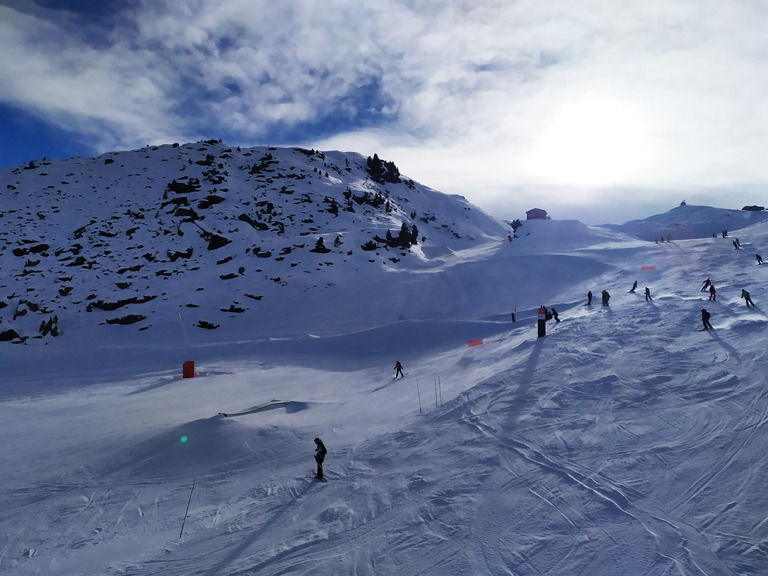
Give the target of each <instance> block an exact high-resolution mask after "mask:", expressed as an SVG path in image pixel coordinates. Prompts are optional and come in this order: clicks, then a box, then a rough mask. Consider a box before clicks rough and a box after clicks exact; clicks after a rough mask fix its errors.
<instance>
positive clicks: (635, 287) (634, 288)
mask: <svg viewBox="0 0 768 576" xmlns="http://www.w3.org/2000/svg"><path fill="white" fill-rule="evenodd" d="M636 289H637V280H635V283H634V284H632V288H630V289H629V291H630V292H634V291H635V290H636Z"/></svg>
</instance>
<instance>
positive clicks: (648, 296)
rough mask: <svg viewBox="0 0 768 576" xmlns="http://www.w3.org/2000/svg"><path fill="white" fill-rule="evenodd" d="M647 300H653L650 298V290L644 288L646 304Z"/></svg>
mask: <svg viewBox="0 0 768 576" xmlns="http://www.w3.org/2000/svg"><path fill="white" fill-rule="evenodd" d="M648 300H651V301H653V298H651V289H650V288H648V286H646V287H645V301H646V302H648Z"/></svg>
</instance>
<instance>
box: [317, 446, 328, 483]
mask: <svg viewBox="0 0 768 576" xmlns="http://www.w3.org/2000/svg"><path fill="white" fill-rule="evenodd" d="M315 444H316V446H317V447H316V448H315V462H317V475H316V476H315V478H319V479H320V480H322V479H323V460H325V455H326V454H328V450H326V449H325V444H323V441H322V440H320V438H315Z"/></svg>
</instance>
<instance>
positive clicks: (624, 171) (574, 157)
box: [531, 96, 653, 185]
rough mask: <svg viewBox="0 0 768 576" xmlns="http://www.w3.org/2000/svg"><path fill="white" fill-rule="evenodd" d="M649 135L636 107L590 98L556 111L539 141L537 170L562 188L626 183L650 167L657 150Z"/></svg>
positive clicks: (534, 160) (533, 164)
mask: <svg viewBox="0 0 768 576" xmlns="http://www.w3.org/2000/svg"><path fill="white" fill-rule="evenodd" d="M648 133H649V129H648V126H647V124H646V123H645V122H644V121H643V119H642V118H641V115H640V113H639V111H637V110H634V109H633V108H632V107H631V106H628V105H626V104H624V103H622V102H619V101H617V100H612V99H608V98H604V97H599V96H584V97H582V98H578V99H576V100H574V101H572V102H569V103H567V104H564V105H562V106H561V107H559V108H557V109H556V110H555V112H554V114H553V115H552V117H551V119H550V122H549V123H548V124H547V126H546V128H545V129H544V131H543V132H542V134H541V135H540V136H539V138H538V139H537V140H536V141H535V142H534V146H533V150H532V158H531V168H532V170H533V172H534V174H535V175H536V176H538V177H540V178H544V179H546V180H550V181H553V182H557V183H561V184H575V185H606V184H618V183H622V182H625V181H626V180H627V179H628V178H630V177H634V176H637V175H639V174H640V173H641V171H642V170H643V169H644V168H645V167H647V165H648V160H649V158H650V156H651V155H652V152H653V151H652V149H651V145H650V137H649V136H648Z"/></svg>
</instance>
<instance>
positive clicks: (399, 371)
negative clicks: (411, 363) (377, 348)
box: [395, 360, 405, 380]
mask: <svg viewBox="0 0 768 576" xmlns="http://www.w3.org/2000/svg"><path fill="white" fill-rule="evenodd" d="M398 375H399V376H400V378H405V376H404V375H403V365H402V364H400V360H398V361H397V362H395V380H397V376H398Z"/></svg>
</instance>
